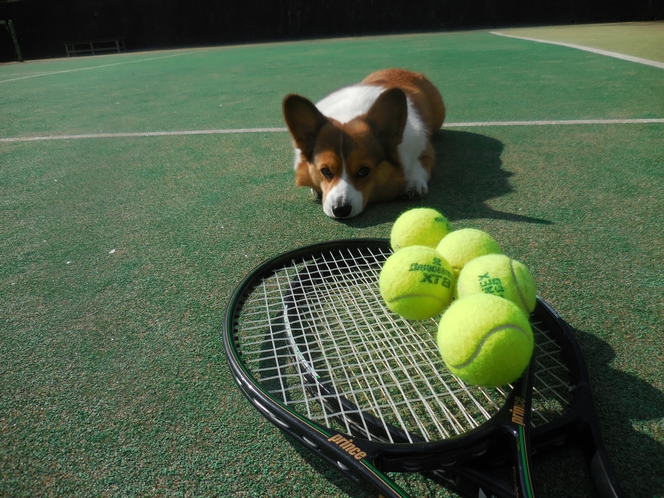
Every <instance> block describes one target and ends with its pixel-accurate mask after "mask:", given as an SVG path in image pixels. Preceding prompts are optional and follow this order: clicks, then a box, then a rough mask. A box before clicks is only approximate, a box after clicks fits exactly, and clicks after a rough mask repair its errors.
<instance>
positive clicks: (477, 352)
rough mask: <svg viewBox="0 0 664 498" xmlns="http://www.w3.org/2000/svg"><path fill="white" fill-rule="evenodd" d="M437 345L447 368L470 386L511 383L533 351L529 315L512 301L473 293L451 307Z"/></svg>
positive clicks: (523, 367) (443, 322) (439, 327)
mask: <svg viewBox="0 0 664 498" xmlns="http://www.w3.org/2000/svg"><path fill="white" fill-rule="evenodd" d="M437 340H438V348H439V350H440V354H441V356H442V357H443V360H444V361H445V365H447V368H449V369H450V371H451V372H452V373H453V374H455V375H456V376H458V377H459V378H460V379H462V380H463V381H465V382H466V383H468V384H473V385H479V386H487V387H495V386H502V385H504V384H508V383H510V382H513V381H514V380H516V379H517V378H519V376H520V375H521V374H522V373H523V371H524V370H525V369H526V367H527V366H528V363H529V362H530V357H531V356H532V354H533V347H534V339H533V331H532V329H531V327H530V323H528V317H527V316H526V315H525V313H524V312H523V311H521V308H519V307H518V306H517V305H516V304H514V303H513V302H512V301H508V300H507V299H503V298H501V297H498V296H494V295H492V294H484V293H479V294H472V295H470V296H466V297H464V298H462V299H459V300H458V301H455V302H454V303H452V305H451V306H450V307H449V308H448V309H447V311H446V312H445V313H444V314H443V317H442V318H441V320H440V324H439V326H438V337H437Z"/></svg>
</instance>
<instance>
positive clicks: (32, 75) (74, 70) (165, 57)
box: [0, 52, 191, 84]
mask: <svg viewBox="0 0 664 498" xmlns="http://www.w3.org/2000/svg"><path fill="white" fill-rule="evenodd" d="M189 53H191V52H180V53H177V54H171V55H162V56H161V57H147V58H145V59H137V60H133V61H121V62H113V63H112V64H101V65H99V66H89V67H79V68H77V69H63V70H62V71H47V72H43V73H35V74H30V75H28V76H19V77H18V78H11V79H8V80H0V84H2V83H10V82H12V81H19V80H27V79H29V78H39V77H40V76H51V75H53V74H63V73H75V72H77V71H89V70H90V69H100V68H103V67H111V66H120V65H123V64H136V63H137V62H146V61H154V60H157V59H168V58H169V57H179V56H181V55H186V54H189Z"/></svg>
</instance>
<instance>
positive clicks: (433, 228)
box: [390, 208, 452, 251]
mask: <svg viewBox="0 0 664 498" xmlns="http://www.w3.org/2000/svg"><path fill="white" fill-rule="evenodd" d="M451 231H452V227H451V226H450V222H449V221H447V218H445V216H443V215H442V214H441V213H439V212H438V211H436V210H435V209H431V208H415V209H410V210H408V211H406V212H404V213H402V214H401V216H399V217H398V218H397V221H395V222H394V226H393V227H392V233H391V235H390V244H391V245H392V249H393V250H394V251H398V250H399V249H402V248H404V247H408V246H428V247H431V248H435V247H436V246H437V245H438V243H439V242H440V241H441V240H442V238H443V237H445V236H446V235H447V234H448V233H450V232H451Z"/></svg>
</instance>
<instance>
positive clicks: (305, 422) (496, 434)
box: [224, 239, 622, 497]
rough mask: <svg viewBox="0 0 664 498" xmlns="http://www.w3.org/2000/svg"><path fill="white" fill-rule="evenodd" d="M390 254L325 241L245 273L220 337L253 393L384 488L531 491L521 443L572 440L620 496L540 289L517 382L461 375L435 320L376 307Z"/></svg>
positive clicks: (585, 393)
mask: <svg viewBox="0 0 664 498" xmlns="http://www.w3.org/2000/svg"><path fill="white" fill-rule="evenodd" d="M391 252H392V251H391V249H390V246H389V243H388V241H386V240H383V239H353V240H346V241H336V242H330V243H323V244H318V245H314V246H309V247H305V248H302V249H299V250H296V251H292V252H289V253H286V254H283V255H281V256H278V257H276V258H274V259H272V260H270V261H268V262H266V263H264V264H262V265H261V266H259V267H258V268H256V269H255V270H254V271H253V272H252V273H251V274H250V275H248V276H247V277H246V278H245V280H244V281H243V282H242V283H241V284H240V285H239V286H238V288H237V289H236V291H235V292H234V294H233V296H232V298H231V300H230V302H229V305H228V308H227V312H226V318H225V321H224V346H225V349H226V355H227V359H228V362H229V366H230V369H231V372H232V374H233V376H234V378H235V380H236V382H237V384H238V386H239V387H240V389H241V391H242V392H243V393H244V394H245V395H246V396H247V398H248V399H249V401H250V402H251V404H252V405H253V406H254V407H255V408H256V409H257V410H258V411H259V412H260V413H262V414H263V415H264V416H265V417H266V418H267V419H268V420H270V421H271V422H272V423H274V424H275V425H276V426H277V427H278V428H279V429H281V430H282V431H283V432H285V433H287V434H289V435H290V436H291V437H293V438H294V439H296V440H297V441H299V442H300V443H302V444H303V445H304V446H305V447H307V448H309V449H310V450H312V451H313V453H314V454H316V455H318V456H319V457H320V458H321V459H322V460H324V461H325V462H327V463H328V464H329V465H331V466H332V467H333V468H335V469H337V470H339V471H340V472H342V473H343V474H344V475H346V476H347V477H349V478H350V479H352V480H353V481H355V482H359V481H365V482H367V483H369V484H371V485H373V486H374V487H375V488H376V490H378V491H379V492H380V493H381V494H382V495H383V496H385V497H388V496H391V497H396V496H409V494H408V492H407V491H406V490H405V489H404V488H403V487H402V486H400V485H399V484H397V482H396V481H397V480H399V479H398V475H399V473H414V472H417V473H421V474H423V475H425V476H427V477H429V478H431V479H432V480H433V481H435V482H438V483H441V484H443V485H445V486H447V487H450V488H452V489H454V490H456V491H458V492H460V493H462V494H466V495H468V496H482V494H484V495H485V496H497V497H513V496H519V497H528V496H532V495H533V491H532V484H531V476H530V470H529V468H530V466H529V459H530V455H531V448H530V446H532V447H533V448H532V449H533V451H535V452H537V451H544V450H546V449H548V448H549V447H556V446H559V445H562V444H564V443H565V442H567V440H568V439H574V440H575V441H577V440H582V441H583V442H584V443H585V446H586V447H587V448H588V453H589V455H590V458H591V466H590V468H591V471H592V474H593V476H594V479H595V482H596V486H597V490H598V493H600V496H608V497H613V496H615V497H619V496H622V492H621V491H620V488H619V485H618V484H617V480H616V478H615V476H614V474H613V471H612V469H611V465H610V462H609V460H608V457H607V455H606V451H605V449H604V446H603V444H602V442H601V437H600V434H599V428H598V425H597V422H596V417H595V414H594V408H593V405H592V397H591V394H590V388H589V382H588V376H587V372H586V370H585V366H584V363H583V358H582V356H581V353H580V350H579V348H578V346H577V345H576V342H575V341H574V338H573V336H572V334H571V332H570V331H569V329H568V328H567V326H566V325H565V324H564V322H563V321H562V320H561V319H560V318H559V317H558V315H557V314H555V312H554V311H553V310H552V309H551V308H550V307H549V306H548V305H547V304H546V303H544V302H543V301H542V300H539V299H538V305H537V308H536V310H535V312H534V313H533V315H532V317H531V321H532V322H533V325H534V327H533V331H534V333H535V343H536V344H535V354H534V355H533V360H532V361H531V364H530V366H529V367H528V368H527V369H526V372H525V373H524V374H523V376H522V377H521V378H520V379H519V380H517V381H516V382H515V383H514V384H511V385H508V386H504V387H500V388H484V387H477V386H469V385H466V384H465V383H464V382H463V381H461V380H460V379H458V378H457V377H456V376H454V375H452V374H451V373H450V372H449V371H448V370H447V368H446V367H445V366H444V363H443V361H442V359H441V358H440V355H439V353H438V349H437V346H436V341H435V331H436V330H437V322H436V321H435V320H433V319H432V320H425V321H417V322H409V321H406V320H404V319H402V318H400V317H398V316H396V315H394V314H393V313H391V312H390V311H389V310H387V308H386V307H385V306H384V305H383V301H382V299H381V298H380V295H379V294H378V275H379V273H380V270H381V268H382V265H383V263H384V261H385V260H386V259H387V257H388V256H389V255H390V254H391ZM531 428H532V430H531ZM530 432H532V438H531V437H530V434H529V433H530ZM581 435H583V437H581ZM505 467H507V468H508V469H509V471H508V472H503V469H504V468H505ZM395 476H397V477H395ZM481 493H482V494H481Z"/></svg>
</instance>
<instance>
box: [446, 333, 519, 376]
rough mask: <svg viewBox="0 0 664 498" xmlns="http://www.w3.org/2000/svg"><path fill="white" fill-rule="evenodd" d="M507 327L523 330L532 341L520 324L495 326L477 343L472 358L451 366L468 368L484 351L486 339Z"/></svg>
mask: <svg viewBox="0 0 664 498" xmlns="http://www.w3.org/2000/svg"><path fill="white" fill-rule="evenodd" d="M507 329H516V330H518V331H519V332H521V333H522V334H523V335H524V336H525V337H526V339H528V342H531V338H530V336H529V335H528V334H527V333H526V331H525V330H524V329H523V328H522V327H519V326H518V325H511V324H510V325H501V326H500V327H496V328H493V329H491V330H489V331H488V332H487V333H486V334H484V337H482V340H481V341H480V342H479V343H478V344H477V347H476V348H475V350H474V351H473V354H472V355H471V356H470V358H468V359H467V360H466V361H464V362H463V363H459V364H456V365H451V367H452V368H456V369H463V368H466V367H467V366H469V365H470V364H472V363H473V361H475V359H477V357H478V356H479V355H480V353H481V352H482V347H484V343H486V341H487V340H488V339H489V337H491V336H492V335H493V334H495V333H497V332H500V331H502V330H507Z"/></svg>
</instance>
